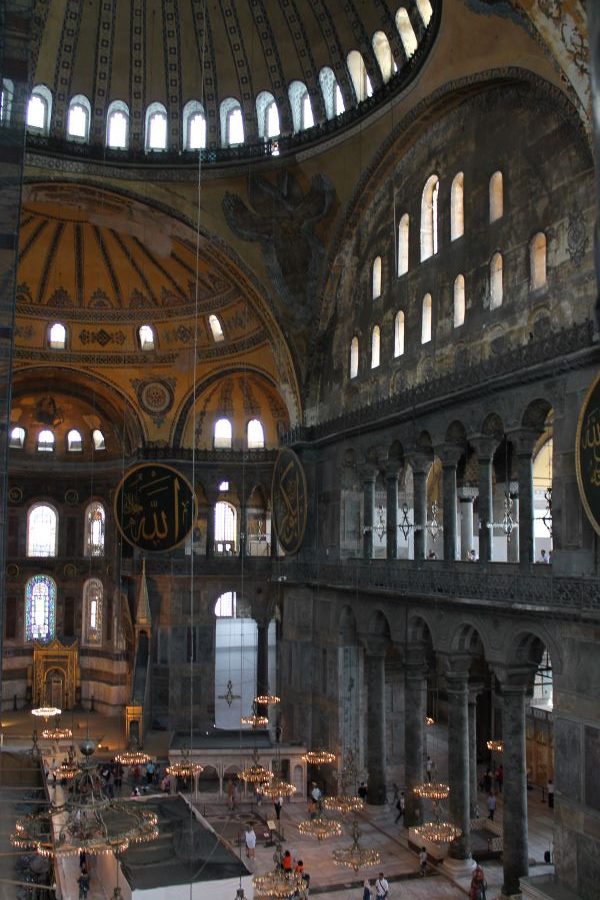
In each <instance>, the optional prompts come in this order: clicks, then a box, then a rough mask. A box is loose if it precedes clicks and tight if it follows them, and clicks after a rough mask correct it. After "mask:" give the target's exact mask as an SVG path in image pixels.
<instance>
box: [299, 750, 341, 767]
mask: <svg viewBox="0 0 600 900" xmlns="http://www.w3.org/2000/svg"><path fill="white" fill-rule="evenodd" d="M300 759H301V760H302V762H305V763H309V764H310V765H311V766H324V765H327V764H328V763H332V762H335V761H336V759H337V757H336V755H335V753H331V751H330V750H309V751H308V753H303V754H302V756H301V757H300Z"/></svg>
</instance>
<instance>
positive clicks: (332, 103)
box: [319, 66, 344, 119]
mask: <svg viewBox="0 0 600 900" xmlns="http://www.w3.org/2000/svg"><path fill="white" fill-rule="evenodd" d="M319 84H320V85H321V91H322V93H323V101H324V103H325V115H326V116H327V118H328V119H334V118H335V117H336V116H339V115H340V113H343V112H344V98H343V96H342V92H341V90H340V86H339V84H338V83H337V81H336V78H335V75H334V73H333V69H330V68H329V66H323V68H322V69H321V71H320V72H319Z"/></svg>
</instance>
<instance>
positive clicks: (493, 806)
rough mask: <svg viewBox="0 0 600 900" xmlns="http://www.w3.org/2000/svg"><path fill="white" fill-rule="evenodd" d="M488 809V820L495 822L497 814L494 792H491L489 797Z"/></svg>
mask: <svg viewBox="0 0 600 900" xmlns="http://www.w3.org/2000/svg"><path fill="white" fill-rule="evenodd" d="M486 802H487V809H488V819H491V820H492V822H493V821H494V813H495V812H496V795H495V794H494V792H493V791H490V792H489V794H488V795H487V801H486Z"/></svg>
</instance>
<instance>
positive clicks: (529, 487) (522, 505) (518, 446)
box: [509, 428, 538, 565]
mask: <svg viewBox="0 0 600 900" xmlns="http://www.w3.org/2000/svg"><path fill="white" fill-rule="evenodd" d="M509 437H510V440H511V441H512V445H513V448H514V449H515V451H516V455H517V478H518V480H519V561H520V562H521V563H522V564H523V565H528V564H529V563H532V562H534V561H535V559H534V548H535V544H534V539H533V526H534V521H533V518H534V507H533V446H534V444H535V441H536V439H537V437H538V433H537V432H536V431H532V430H531V429H525V428H523V429H520V430H519V431H515V432H512V433H511V434H510V435H509Z"/></svg>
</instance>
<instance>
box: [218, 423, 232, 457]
mask: <svg viewBox="0 0 600 900" xmlns="http://www.w3.org/2000/svg"><path fill="white" fill-rule="evenodd" d="M232 437H233V432H232V428H231V422H230V421H229V419H217V421H216V422H215V433H214V447H215V450H219V449H221V450H229V449H230V448H231V442H232Z"/></svg>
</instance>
